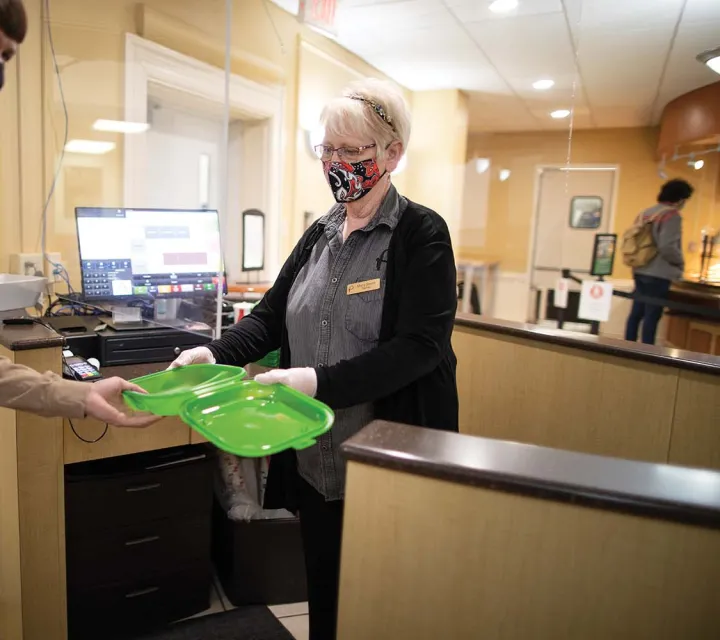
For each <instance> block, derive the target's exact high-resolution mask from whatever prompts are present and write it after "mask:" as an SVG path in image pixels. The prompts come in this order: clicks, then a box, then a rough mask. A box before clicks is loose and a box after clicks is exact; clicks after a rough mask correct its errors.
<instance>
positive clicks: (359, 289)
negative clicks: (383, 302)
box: [347, 278, 380, 296]
mask: <svg viewBox="0 0 720 640" xmlns="http://www.w3.org/2000/svg"><path fill="white" fill-rule="evenodd" d="M379 288H380V278H375V279H374V280H365V281H364V282H353V283H352V284H349V285H348V287H347V294H348V295H349V296H353V295H355V294H356V293H367V292H368V291H377V290H378V289H379Z"/></svg>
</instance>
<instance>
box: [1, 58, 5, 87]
mask: <svg viewBox="0 0 720 640" xmlns="http://www.w3.org/2000/svg"><path fill="white" fill-rule="evenodd" d="M4 84H5V63H4V62H0V91H2V88H3V85H4Z"/></svg>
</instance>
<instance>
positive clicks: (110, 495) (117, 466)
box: [65, 445, 212, 538]
mask: <svg viewBox="0 0 720 640" xmlns="http://www.w3.org/2000/svg"><path fill="white" fill-rule="evenodd" d="M183 449H193V448H180V451H177V452H175V453H173V450H169V451H168V452H167V453H166V454H164V455H155V456H147V455H144V454H139V455H138V456H124V458H132V459H134V458H137V460H127V461H124V462H125V467H123V466H122V464H121V463H119V462H118V461H117V460H116V459H109V460H100V461H95V462H90V463H80V464H78V465H68V467H66V472H65V520H66V529H67V535H68V538H70V537H72V536H74V535H86V534H88V533H90V532H99V531H107V530H112V529H116V528H120V527H124V526H128V525H133V524H141V523H145V522H149V521H151V520H159V519H163V518H174V517H181V516H190V515H192V514H203V513H208V512H209V511H210V509H211V506H212V465H211V455H210V453H208V452H207V450H205V449H204V448H203V447H202V445H199V449H197V448H194V449H195V450H192V451H187V450H183ZM153 453H156V452H153ZM178 454H179V455H178ZM103 463H104V464H103ZM71 467H72V469H71Z"/></svg>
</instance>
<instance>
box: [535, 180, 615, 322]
mask: <svg viewBox="0 0 720 640" xmlns="http://www.w3.org/2000/svg"><path fill="white" fill-rule="evenodd" d="M615 171H616V170H615V169H606V168H598V169H589V168H582V169H580V168H576V169H573V168H570V169H554V168H547V169H543V170H542V172H541V174H540V176H539V181H540V183H539V197H538V205H537V212H536V217H535V243H534V251H533V261H532V283H533V286H534V287H535V288H536V289H539V290H540V291H541V292H543V293H544V292H545V291H547V289H551V288H554V286H555V282H556V281H557V279H558V278H559V277H560V275H561V271H562V269H570V270H571V271H572V272H573V273H574V274H575V275H577V276H578V277H581V278H582V277H586V276H588V274H589V273H590V263H591V260H592V250H593V243H594V241H595V234H596V233H608V232H609V230H610V222H611V217H612V202H613V186H614V183H615ZM573 288H576V289H579V287H578V286H577V285H573ZM540 308H541V315H540V317H544V313H542V309H544V296H543V301H542V303H541V307H540Z"/></svg>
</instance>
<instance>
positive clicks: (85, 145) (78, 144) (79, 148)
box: [65, 140, 115, 155]
mask: <svg viewBox="0 0 720 640" xmlns="http://www.w3.org/2000/svg"><path fill="white" fill-rule="evenodd" d="M114 148H115V143H114V142H105V141H102V140H70V141H69V142H68V143H67V144H66V145H65V151H67V152H68V153H90V154H93V155H102V154H103V153H108V152H110V151H112V150H113V149H114Z"/></svg>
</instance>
